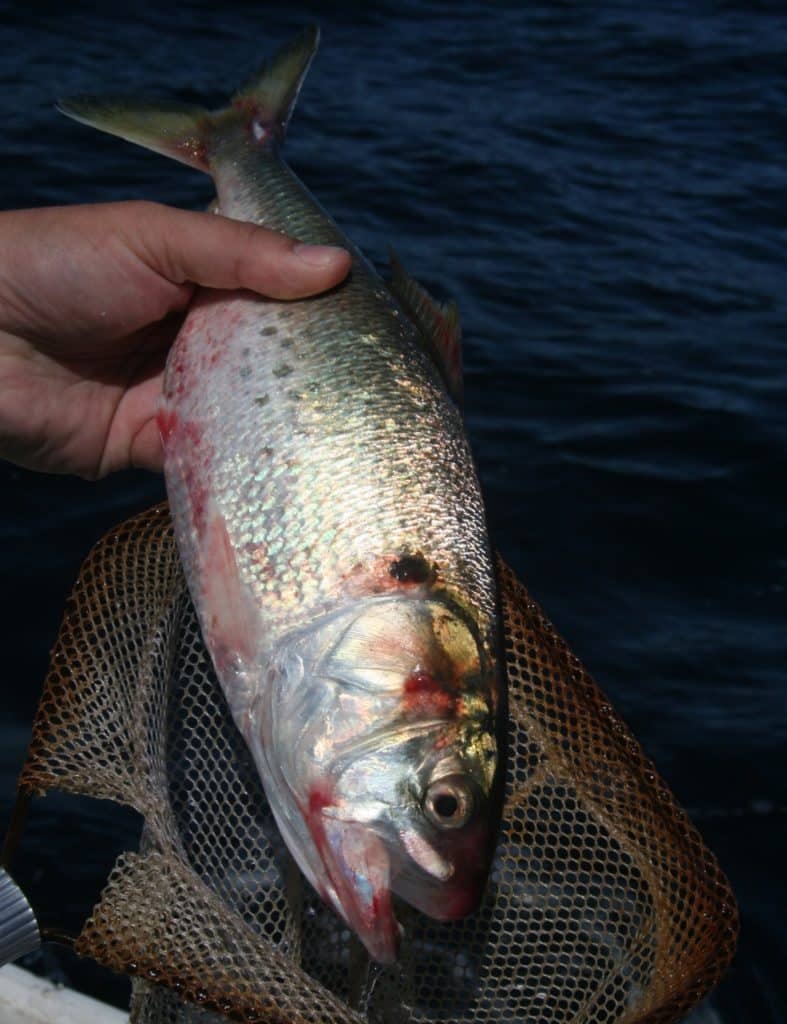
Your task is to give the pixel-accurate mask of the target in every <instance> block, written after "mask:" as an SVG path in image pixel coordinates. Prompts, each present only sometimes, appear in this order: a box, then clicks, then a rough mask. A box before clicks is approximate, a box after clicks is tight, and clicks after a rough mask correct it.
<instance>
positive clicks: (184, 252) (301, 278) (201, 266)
mask: <svg viewBox="0 0 787 1024" xmlns="http://www.w3.org/2000/svg"><path fill="white" fill-rule="evenodd" d="M145 206H146V207H147V208H148V210H147V211H146V213H145V215H144V216H139V217H137V218H136V229H135V230H136V231H137V232H138V242H139V243H140V244H139V246H138V247H137V246H135V248H136V251H137V252H138V254H140V255H143V258H144V259H145V260H146V261H147V263H148V265H149V266H150V267H151V268H153V269H154V270H156V271H157V272H158V273H160V274H161V275H162V276H163V277H166V278H167V280H169V281H172V282H173V283H175V284H183V283H185V282H194V283H195V284H198V285H203V286H205V287H208V288H226V289H237V288H249V289H251V290H252V291H255V292H260V293H261V294H263V295H268V296H270V297H271V298H274V299H297V298H303V297H305V296H307V295H315V294H317V293H319V292H322V291H325V290H326V289H328V288H332V287H333V286H334V285H337V284H339V282H340V281H342V280H343V279H344V278H345V277H346V275H347V272H348V271H349V269H350V254H349V253H348V252H347V250H346V249H341V248H339V247H337V246H325V245H316V246H315V245H307V244H304V243H302V242H299V241H297V240H296V239H293V238H291V237H289V236H288V235H282V234H280V233H279V232H277V231H271V230H270V229H268V228H263V227H259V226H258V225H256V224H249V223H246V222H243V221H236V220H230V219H229V218H227V217H221V216H217V215H216V214H212V213H190V212H188V211H186V210H177V209H173V208H172V207H167V206H159V205H158V204H155V203H153V204H145ZM131 242H132V244H133V243H134V239H133V238H132V239H131Z"/></svg>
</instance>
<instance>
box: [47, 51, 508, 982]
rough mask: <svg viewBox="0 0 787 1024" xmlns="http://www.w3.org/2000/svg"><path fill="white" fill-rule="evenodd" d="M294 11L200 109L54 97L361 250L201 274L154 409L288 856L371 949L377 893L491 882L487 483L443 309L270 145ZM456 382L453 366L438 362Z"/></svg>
mask: <svg viewBox="0 0 787 1024" xmlns="http://www.w3.org/2000/svg"><path fill="white" fill-rule="evenodd" d="M316 42H317V39H316V34H315V33H309V32H307V33H305V34H304V35H303V36H302V37H300V38H299V39H298V40H296V41H295V42H294V43H293V44H291V45H290V46H289V47H287V48H285V49H284V50H282V51H281V52H280V53H279V55H278V56H277V58H276V59H275V60H274V61H273V63H272V64H271V65H270V67H268V68H267V69H266V70H265V71H264V72H263V73H261V75H260V76H259V77H258V79H257V80H256V81H255V82H254V83H252V85H251V86H250V87H249V88H248V89H247V90H245V91H244V92H242V93H241V94H239V95H238V96H237V97H235V99H234V102H233V105H232V106H231V107H230V108H229V109H228V110H227V111H223V112H219V113H215V114H207V113H206V112H204V111H194V110H188V109H184V110H180V109H177V110H176V109H169V110H167V112H166V113H165V114H164V115H162V116H161V117H160V118H159V120H158V121H157V120H156V117H155V116H154V117H151V116H149V114H147V112H145V111H135V110H133V109H129V108H123V109H122V110H121V109H120V108H117V107H112V106H107V105H103V106H97V105H95V104H92V105H91V104H90V103H86V102H84V101H81V102H75V103H72V104H70V105H67V106H66V107H65V109H66V112H67V113H71V114H72V115H73V116H76V117H78V118H79V119H81V120H84V121H87V122H89V123H92V124H94V125H96V126H97V127H102V128H105V129H107V130H110V131H114V132H115V133H117V134H121V135H124V136H125V137H127V138H131V139H132V140H134V141H139V142H142V143H143V144H145V145H149V146H152V147H153V148H157V149H161V150H164V151H166V152H169V153H170V155H175V156H176V157H178V158H179V159H182V160H185V161H186V162H188V163H192V164H194V165H196V166H200V167H202V168H203V169H204V170H207V171H209V173H210V174H211V175H212V176H213V179H214V182H215V185H216V191H217V197H218V209H219V211H220V212H221V213H222V214H223V215H224V216H228V217H232V218H234V219H238V220H244V221H252V222H254V223H256V224H261V225H265V226H267V227H270V228H273V229H275V230H279V231H284V232H287V233H288V234H291V235H294V236H295V237H297V238H299V239H301V240H303V241H306V242H309V243H313V244H334V245H342V246H345V247H346V248H348V249H349V250H350V252H351V255H352V270H351V273H350V276H349V278H348V279H347V280H346V281H345V282H344V283H343V284H342V285H340V286H339V287H338V288H336V289H334V290H332V291H331V292H329V293H327V294H324V295H320V296H317V297H314V298H310V299H308V300H305V301H301V302H289V303H288V302H278V301H271V300H269V299H266V298H262V297H260V296H258V295H253V294H251V293H237V292H233V293H227V292H215V291H203V292H201V293H200V294H199V296H198V297H197V299H196V301H195V302H194V304H193V306H192V308H191V310H190V312H189V313H188V315H187V317H186V320H185V322H184V324H183V327H182V329H181V331H180V334H179V336H178V338H177V340H176V342H175V344H174V346H173V349H172V351H171V353H170V356H169V359H168V363H167V369H166V375H165V385H164V396H163V403H162V407H161V413H160V417H159V422H160V427H161V432H162V438H163V442H164V450H165V475H166V481H167V489H168V494H169V499H170V506H171V510H172V516H173V520H174V522H175V529H176V536H177V541H178V545H179V549H180V553H181V557H182V560H183V565H184V570H185V573H186V578H187V581H188V585H189V589H190V592H191V595H192V598H193V600H194V604H195V607H196V609H197V613H198V616H199V619H200V623H201V627H202V631H203V635H204V638H205V641H206V644H207V647H208V649H209V651H210V653H211V656H212V658H213V661H214V665H215V667H216V671H217V675H218V678H219V680H220V682H221V685H222V688H223V690H224V693H225V694H226V697H227V700H228V703H229V706H230V708H231V710H232V714H233V716H234V718H235V721H236V723H237V724H238V727H239V728H240V730H241V732H242V733H243V735H244V737H245V739H246V742H247V743H248V745H249V748H250V750H251V752H252V754H253V756H254V759H255V762H256V764H257V767H258V769H259V772H260V775H261V778H262V781H263V785H264V787H265V791H266V795H267V797H268V800H269V802H270V805H271V808H272V810H273V812H274V814H275V817H276V820H277V823H278V825H279V828H280V830H281V832H282V835H283V837H284V839H285V842H286V843H287V846H288V847H289V849H290V851H291V853H292V854H293V856H294V857H295V859H296V861H297V862H298V864H299V865H300V867H301V869H302V870H303V872H304V874H305V875H306V876H307V878H308V879H309V880H310V882H311V883H312V884H313V885H314V886H315V888H316V889H317V890H318V891H319V892H320V894H321V895H322V896H323V898H324V899H325V900H326V901H327V902H329V903H330V904H331V905H332V906H333V907H334V908H335V909H336V910H337V911H338V912H339V913H340V914H341V915H342V916H343V917H344V919H345V920H346V921H347V922H348V923H349V924H350V926H351V927H352V928H354V929H355V931H356V932H357V933H358V935H359V936H360V938H361V939H362V940H363V942H364V943H365V944H366V946H367V948H368V950H369V952H370V954H371V955H372V956H373V957H375V958H376V959H377V960H379V961H382V962H389V961H391V960H392V959H393V958H394V957H395V953H396V947H397V940H398V933H399V929H398V926H397V922H396V920H395V916H394V911H393V907H392V902H391V897H392V894H396V895H399V896H400V897H402V898H403V899H405V900H406V901H407V902H409V903H411V904H412V905H414V906H416V907H417V908H419V909H421V910H422V911H424V912H425V913H427V914H430V915H432V916H434V917H438V918H442V919H448V918H454V917H459V916H462V915H464V914H466V913H468V912H470V911H472V910H473V909H474V908H475V907H476V905H477V903H478V901H479V899H480V897H481V894H482V892H483V887H484V883H485V879H486V875H487V872H488V868H489V863H490V858H491V853H492V849H493V846H494V840H495V832H496V825H497V816H498V814H499V802H500V779H501V767H502V757H501V746H500V742H499V736H500V735H501V733H502V729H501V726H502V715H503V714H504V693H503V686H502V682H501V669H500V655H499V651H498V644H499V636H498V604H497V594H496V585H495V577H494V571H493V565H492V558H491V554H490V548H489V543H488V538H487V531H486V525H485V517H484V508H483V502H482V498H481V493H480V488H479V484H478V479H477V475H476V472H475V468H474V465H473V460H472V457H471V453H470V450H469V447H468V443H467V439H466V436H465V432H464V429H463V425H462V420H461V416H460V413H459V410H458V408H457V405H456V402H455V401H454V399H453V398H452V397H451V395H450V394H449V391H448V388H449V387H452V388H453V390H454V391H455V390H456V387H457V386H458V382H457V379H456V373H455V369H456V367H455V366H453V367H452V366H450V365H449V363H450V361H451V353H452V352H453V353H454V355H455V350H456V344H458V337H457V331H456V325H455V322H454V319H453V317H452V315H451V313H450V311H446V310H443V309H441V308H440V307H438V306H437V305H436V304H434V303H432V302H431V300H430V299H429V298H428V296H426V294H425V293H424V292H423V290H422V289H420V288H419V286H418V285H416V284H415V282H412V281H411V280H410V279H409V278H407V276H406V275H405V274H404V272H403V271H401V268H397V270H396V273H395V278H396V279H397V288H396V293H394V291H392V290H391V288H389V287H388V286H387V285H386V284H385V283H383V281H382V280H381V279H380V278H379V277H378V276H377V274H376V273H375V271H374V270H373V269H372V268H371V267H370V265H369V264H368V263H367V262H366V260H365V259H364V258H363V256H362V255H361V254H360V252H358V250H357V249H355V247H354V246H352V244H351V243H350V242H349V241H348V240H347V239H346V238H345V236H344V235H343V234H342V233H341V231H340V230H339V228H338V227H337V226H336V225H335V224H334V222H333V221H332V220H331V218H330V217H329V216H328V215H327V214H326V213H325V211H324V210H322V208H321V207H320V206H319V204H318V203H317V202H316V201H315V199H314V198H313V197H312V196H311V195H310V194H309V192H308V191H307V190H306V189H305V188H304V186H303V185H302V184H301V182H300V181H299V180H298V179H297V178H296V177H295V175H294V174H293V173H292V171H291V170H290V169H289V168H288V167H287V166H286V164H285V163H284V162H283V160H282V158H281V154H280V145H281V142H282V140H283V135H284V129H285V127H286V123H287V120H288V118H289V113H290V111H291V109H292V106H293V104H294V101H295V98H296V96H297V93H298V90H299V88H300V83H301V81H302V79H303V76H304V75H305V72H306V69H307V68H308V64H309V61H310V59H311V56H312V54H313V52H314V49H315V47H316ZM446 381H448V387H447V384H446Z"/></svg>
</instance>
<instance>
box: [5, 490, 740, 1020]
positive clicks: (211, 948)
mask: <svg viewBox="0 0 787 1024" xmlns="http://www.w3.org/2000/svg"><path fill="white" fill-rule="evenodd" d="M501 583H502V590H503V596H504V623H505V638H506V647H507V664H508V678H509V686H510V719H511V724H510V751H509V769H508V788H507V803H506V812H505V815H504V823H503V831H502V834H501V837H500V842H499V845H498V850H497V856H496V860H495V865H494V869H493V872H492V876H491V880H490V884H489V890H488V893H487V896H486V898H485V901H484V904H483V905H482V908H481V910H480V911H479V912H478V913H477V914H475V915H474V916H472V917H471V918H468V919H466V920H465V921H460V922H454V923H450V924H443V923H438V922H435V921H432V920H430V919H428V918H426V917H423V916H421V915H419V914H416V913H415V912H412V911H409V910H408V908H406V907H400V908H398V910H397V915H398V916H399V919H400V920H401V921H402V923H403V924H404V925H405V928H406V939H405V941H404V943H403V950H402V957H401V959H400V962H399V963H398V964H397V965H396V966H395V967H393V968H388V969H385V970H383V969H381V968H378V967H377V966H376V965H374V964H370V963H369V961H368V960H367V958H366V955H365V953H364V951H363V948H362V947H361V945H360V943H358V941H357V940H356V939H355V938H354V937H353V936H351V935H350V934H349V932H348V930H347V929H346V927H345V925H344V924H343V923H342V922H341V921H340V920H339V919H338V918H337V917H336V916H335V915H334V914H333V913H332V912H331V911H330V910H328V909H327V908H326V907H325V906H324V905H323V904H322V902H321V901H320V900H319V898H318V897H317V896H316V895H315V894H314V893H313V892H312V890H311V888H310V887H309V886H308V885H307V884H305V883H302V881H301V878H300V875H299V873H298V871H297V868H296V867H295V866H294V864H293V862H292V861H291V859H290V858H289V855H288V854H287V851H286V848H285V847H284V845H283V843H282V842H281V840H280V839H279V836H278V833H277V831H276V827H275V825H274V823H273V819H272V817H271V814H270V812H269V810H268V807H267V804H266V801H265V797H264V794H263V791H262V789H261V786H260V784H259V782H258V781H257V778H256V773H255V770H254V768H253V765H252V764H251V758H250V756H249V754H248V752H247V750H246V747H245V745H244V743H243V741H242V740H241V738H240V735H239V734H238V732H237V730H236V729H235V727H234V725H233V723H232V721H231V720H230V718H229V715H228V713H227V712H226V709H225V702H224V699H223V697H222V695H221V692H220V689H219V686H218V683H217V681H216V679H215V676H214V674H213V671H212V669H211V666H210V661H209V659H208V657H207V654H206V652H205V649H204V647H203V644H202V641H201V638H200V634H199V629H198V626H197V623H196V618H195V615H194V612H193V609H192V607H191V603H190V601H189V598H188V594H187V591H186V587H185V582H184V579H183V576H182V573H181V570H180V566H179V561H178V556H177V552H176V550H175V545H174V541H173V539H172V533H171V527H170V521H169V515H168V512H167V510H166V508H165V507H161V508H157V509H154V510H152V511H150V512H148V513H145V514H143V515H141V516H138V517H137V518H135V519H133V520H131V521H130V522H128V523H126V524H124V525H123V526H121V527H119V528H118V529H117V530H115V531H114V532H112V533H111V534H109V535H108V536H107V537H106V538H104V540H102V541H101V542H100V543H99V544H98V545H97V547H96V548H95V550H94V551H93V552H92V554H91V555H90V557H89V558H88V560H87V562H86V564H85V566H84V567H83V569H82V573H81V575H80V578H79V580H78V582H77V584H76V586H75V588H74V592H73V595H72V597H71V600H70V602H69V605H68V607H67V610H66V615H65V620H64V622H63V626H62V628H61V632H60V636H59V638H58V641H57V646H56V648H55V652H54V654H53V659H52V669H51V672H50V675H49V678H48V679H47V682H46V687H45V691H44V695H43V697H42V700H41V705H40V708H39V711H38V715H37V718H36V722H35V727H34V736H33V742H32V746H31V750H30V755H29V758H28V761H27V763H26V765H25V768H24V771H23V775H22V780H21V781H22V786H23V787H24V788H26V789H28V790H31V791H33V792H36V793H40V792H42V791H44V790H46V789H48V788H50V787H54V786H56V787H59V788H60V789H65V790H68V791H71V792H77V793H84V794H89V795H91V796H95V797H109V798H111V799H113V800H117V801H120V802H122V803H125V804H129V805H131V806H132V807H134V808H136V809H137V810H138V811H140V813H141V814H142V815H144V818H145V831H144V834H143V838H142V844H141V849H140V851H139V852H137V853H129V854H126V855H124V856H123V857H121V858H120V860H119V861H118V863H117V865H116V867H115V870H114V871H113V873H112V876H111V877H110V879H109V882H108V884H107V886H106V889H105V891H104V893H103V896H102V899H101V902H100V903H99V905H98V906H97V907H96V908H95V910H94V912H93V915H92V917H91V918H90V920H89V921H88V922H87V923H86V924H85V926H84V929H83V931H82V933H81V935H80V937H79V940H78V944H77V948H78V950H79V951H80V952H81V953H83V954H85V955H88V956H91V957H94V958H95V959H96V960H98V961H99V962H101V963H103V964H106V965H108V966H109V967H111V968H112V969H114V970H118V971H126V972H128V973H131V974H134V975H135V976H136V979H137V980H136V981H135V986H134V998H133V1007H132V1017H131V1019H132V1021H135V1022H137V1024H143V1022H144V1024H163V1022H172V1024H184V1022H197V1021H200V1022H207V1021H215V1020H219V1019H222V1018H220V1017H219V1016H218V1015H217V1014H219V1013H220V1014H224V1015H226V1016H230V1017H234V1018H235V1019H239V1020H245V1021H247V1022H250V1021H260V1022H271V1024H272V1022H276V1024H279V1022H282V1024H284V1022H306V1021H308V1022H312V1024H318V1022H319V1024H327V1022H351V1021H355V1022H358V1021H363V1020H368V1021H373V1022H379V1024H388V1022H402V1021H414V1022H415V1021H423V1022H426V1021H441V1022H452V1021H455V1022H457V1024H458V1022H462V1024H469V1022H470V1021H478V1022H484V1021H490V1022H498V1021H500V1022H512V1024H513V1022H522V1024H524V1022H540V1024H543V1022H550V1024H551V1022H555V1024H558V1022H561V1024H562V1022H565V1024H568V1022H575V1024H586V1022H587V1024H590V1022H597V1024H602V1022H603V1024H611V1022H615V1024H624V1022H625V1024H632V1022H635V1021H636V1022H642V1024H644V1022H648V1024H662V1022H663V1024H666V1022H669V1021H676V1020H679V1019H680V1018H681V1017H682V1016H683V1015H684V1014H685V1013H686V1012H687V1011H688V1010H689V1009H690V1008H691V1007H692V1006H693V1005H694V1004H695V1003H696V1002H698V1001H699V1000H700V999H701V998H702V996H703V995H704V994H705V993H706V992H707V991H708V989H709V988H710V987H711V986H712V985H713V984H715V982H716V981H718V979H719V978H720V976H721V975H722V973H723V972H724V970H725V968H726V965H727V964H728V962H729V960H730V957H731V955H732V952H733V948H734V944H735V936H736V931H737V914H736V910H735V905H734V902H733V898H732V895H731V893H730V890H729V887H728V885H727V882H726V880H725V878H724V876H723V875H722V874H721V872H720V870H719V868H718V866H717V864H716V861H715V859H714V858H713V856H712V855H711V854H710V853H709V852H708V850H707V849H706V848H705V846H704V845H703V843H702V840H701V839H700V837H699V835H698V834H697V832H696V831H695V830H694V829H693V827H692V826H691V825H690V824H689V822H688V821H687V820H686V816H685V814H684V813H683V811H681V810H680V808H679V807H677V805H676V804H675V801H674V799H673V797H672V796H671V794H670V793H669V791H668V790H667V789H666V787H665V786H664V783H663V782H662V780H661V779H659V777H658V776H657V775H656V773H655V771H654V769H653V766H652V765H651V763H650V762H649V761H648V760H647V758H646V757H645V756H644V754H643V753H642V750H641V749H640V747H639V745H638V744H637V742H636V741H635V740H634V738H633V737H632V736H631V734H630V733H629V731H628V729H627V728H626V727H625V725H623V723H622V722H621V721H620V719H619V718H618V717H617V716H616V714H615V712H614V711H613V709H612V708H611V707H610V705H609V703H608V702H607V701H606V699H605V698H604V696H603V694H602V693H601V692H600V691H599V690H598V688H597V687H596V685H595V683H593V681H592V680H591V679H590V677H589V676H588V675H587V673H586V672H585V671H584V669H583V668H582V666H581V665H580V663H579V662H578V661H577V659H576V658H575V657H574V656H573V655H572V654H571V652H570V651H569V649H568V648H567V647H566V645H565V643H564V642H563V640H562V639H561V638H560V637H559V636H558V635H557V634H556V633H555V631H554V629H553V628H552V626H551V625H550V623H549V622H548V621H547V620H546V619H545V618H544V617H543V615H542V614H541V612H540V611H539V609H538V607H537V606H536V605H535V604H534V603H533V602H532V601H531V600H530V598H529V596H528V594H527V592H526V591H525V590H524V588H523V587H522V586H521V585H520V584H519V583H518V582H517V581H516V579H515V578H514V576H513V574H512V573H511V572H510V571H509V570H508V569H507V568H505V567H501Z"/></svg>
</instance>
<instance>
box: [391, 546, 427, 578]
mask: <svg viewBox="0 0 787 1024" xmlns="http://www.w3.org/2000/svg"><path fill="white" fill-rule="evenodd" d="M388 572H389V573H390V575H391V576H393V578H394V579H395V580H396V581H397V582H399V583H430V582H432V580H433V579H434V576H435V572H434V569H433V568H432V567H431V566H430V565H429V563H428V562H427V561H426V559H425V558H424V556H423V555H422V554H421V553H420V552H418V553H416V554H414V555H402V557H401V558H397V559H396V561H394V562H391V564H390V565H389V566H388Z"/></svg>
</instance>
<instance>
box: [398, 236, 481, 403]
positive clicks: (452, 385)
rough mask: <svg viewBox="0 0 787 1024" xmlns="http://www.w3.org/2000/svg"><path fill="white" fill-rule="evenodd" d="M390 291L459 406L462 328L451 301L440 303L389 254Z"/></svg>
mask: <svg viewBox="0 0 787 1024" xmlns="http://www.w3.org/2000/svg"><path fill="white" fill-rule="evenodd" d="M390 258H391V291H392V292H393V293H394V295H395V296H396V298H397V299H398V300H399V302H400V303H401V305H402V306H403V307H404V311H405V312H406V313H407V315H408V316H409V317H410V319H411V320H412V321H413V323H414V324H415V326H416V327H417V328H418V331H419V333H420V334H421V337H422V338H423V341H424V347H425V349H426V351H427V352H428V354H429V355H430V356H431V357H432V359H433V360H434V362H435V364H436V366H437V368H438V370H439V371H440V374H441V375H442V377H443V380H444V381H445V386H446V388H447V390H448V393H449V395H450V396H451V398H453V400H454V401H455V402H456V404H457V405H458V406H460V408H461V405H462V398H463V390H464V389H463V386H462V325H461V324H460V322H459V310H458V308H457V305H456V303H455V302H454V301H453V300H451V301H450V302H446V303H444V304H441V303H439V302H436V301H435V299H433V298H432V296H431V295H430V294H429V292H427V290H426V289H425V288H424V287H423V286H422V285H420V284H419V283H418V282H417V281H416V280H414V279H413V278H412V277H410V275H409V274H408V273H407V271H406V270H405V269H404V267H403V266H402V264H401V263H400V262H399V260H398V259H397V257H396V254H395V253H394V252H393V251H391V253H390Z"/></svg>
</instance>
